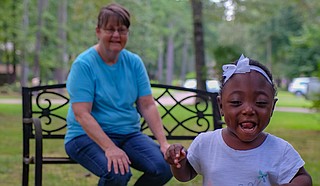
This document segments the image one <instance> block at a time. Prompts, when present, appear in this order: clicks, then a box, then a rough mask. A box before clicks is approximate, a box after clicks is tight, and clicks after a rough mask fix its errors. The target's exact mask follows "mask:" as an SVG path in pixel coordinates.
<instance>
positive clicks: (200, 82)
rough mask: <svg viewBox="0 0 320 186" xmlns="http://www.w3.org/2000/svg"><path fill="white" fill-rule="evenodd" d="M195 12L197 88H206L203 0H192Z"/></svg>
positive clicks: (194, 32) (194, 35)
mask: <svg viewBox="0 0 320 186" xmlns="http://www.w3.org/2000/svg"><path fill="white" fill-rule="evenodd" d="M191 4H192V13H193V29H194V31H193V37H194V49H195V61H196V63H195V69H196V75H197V89H200V90H206V83H205V80H206V70H205V69H206V68H205V54H204V40H203V26H202V2H201V0H191Z"/></svg>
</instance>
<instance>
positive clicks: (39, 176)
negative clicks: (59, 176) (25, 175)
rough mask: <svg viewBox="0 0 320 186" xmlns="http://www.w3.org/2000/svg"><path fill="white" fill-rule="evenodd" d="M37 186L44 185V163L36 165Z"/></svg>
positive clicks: (35, 183)
mask: <svg viewBox="0 0 320 186" xmlns="http://www.w3.org/2000/svg"><path fill="white" fill-rule="evenodd" d="M34 173H35V180H34V181H35V182H34V185H35V186H41V185H42V162H41V163H36V165H35V172H34Z"/></svg>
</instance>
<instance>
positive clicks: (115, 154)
mask: <svg viewBox="0 0 320 186" xmlns="http://www.w3.org/2000/svg"><path fill="white" fill-rule="evenodd" d="M105 155H106V157H107V159H108V171H109V172H110V171H111V167H112V165H113V168H114V173H116V174H118V173H119V170H120V173H121V175H124V174H125V173H128V172H129V169H130V166H129V165H130V164H131V162H130V160H129V157H128V156H127V154H126V153H125V152H124V151H123V150H121V149H120V148H119V147H117V146H115V145H113V146H111V147H108V148H107V149H106V150H105Z"/></svg>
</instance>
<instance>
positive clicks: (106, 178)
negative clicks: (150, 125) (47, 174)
mask: <svg viewBox="0 0 320 186" xmlns="http://www.w3.org/2000/svg"><path fill="white" fill-rule="evenodd" d="M107 135H108V137H109V138H110V139H111V140H112V141H113V142H114V143H115V145H117V146H118V147H119V148H121V149H122V150H123V151H125V152H126V154H127V156H128V157H129V159H130V161H131V167H133V168H134V169H136V170H139V171H142V172H143V173H144V174H143V175H142V176H141V177H140V178H139V179H138V180H137V182H136V183H135V186H140V185H152V186H157V185H159V186H160V185H164V184H165V183H167V182H168V181H169V180H170V179H171V178H172V173H171V170H170V166H169V165H168V164H167V163H166V161H165V160H164V157H163V154H162V153H161V151H160V148H159V145H158V144H157V143H155V142H154V141H153V140H152V139H151V138H150V137H148V136H147V135H145V134H143V133H141V132H136V133H132V134H128V135H119V134H107ZM65 149H66V152H67V154H68V155H69V156H70V157H71V158H72V159H73V160H75V161H77V162H78V163H79V164H81V165H82V166H83V167H85V168H86V169H88V170H89V171H90V172H92V173H93V174H95V175H96V176H98V177H100V179H99V183H98V185H99V186H125V185H127V184H128V182H129V180H130V177H131V176H132V174H131V171H130V172H129V173H126V174H124V175H121V174H120V173H118V174H115V173H114V170H113V168H112V171H111V172H108V170H107V165H108V159H107V158H106V156H105V153H104V151H103V150H102V149H101V148H100V147H99V146H98V145H97V144H96V143H95V142H94V141H93V140H91V138H89V137H88V136H87V135H82V136H79V137H77V138H75V139H73V140H71V141H70V142H68V143H67V144H66V145H65Z"/></svg>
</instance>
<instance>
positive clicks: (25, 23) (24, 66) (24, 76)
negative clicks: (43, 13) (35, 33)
mask: <svg viewBox="0 0 320 186" xmlns="http://www.w3.org/2000/svg"><path fill="white" fill-rule="evenodd" d="M28 7H29V0H23V19H22V30H23V32H22V34H23V37H22V41H21V42H22V45H21V46H22V48H21V63H20V64H21V77H20V84H21V86H23V87H25V86H27V83H28V72H29V65H28V61H27V43H28V40H27V35H28V31H29V29H28V28H29V11H28Z"/></svg>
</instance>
